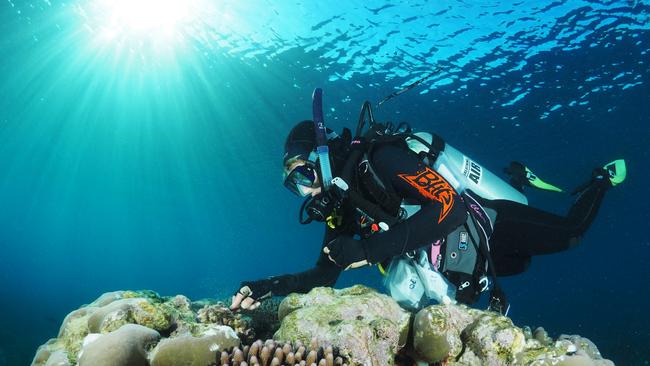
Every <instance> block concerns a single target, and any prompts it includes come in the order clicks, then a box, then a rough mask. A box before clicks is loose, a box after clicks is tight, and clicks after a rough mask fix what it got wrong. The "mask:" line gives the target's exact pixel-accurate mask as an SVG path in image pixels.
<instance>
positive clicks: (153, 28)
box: [97, 0, 192, 41]
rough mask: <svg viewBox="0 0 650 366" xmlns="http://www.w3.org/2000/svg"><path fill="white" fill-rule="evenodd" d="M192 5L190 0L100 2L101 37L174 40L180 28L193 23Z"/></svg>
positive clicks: (113, 0)
mask: <svg viewBox="0 0 650 366" xmlns="http://www.w3.org/2000/svg"><path fill="white" fill-rule="evenodd" d="M191 3H192V1H187V0H185V1H183V0H100V2H99V4H97V5H99V6H98V9H97V10H98V12H99V13H100V14H101V15H102V17H103V18H104V19H103V21H102V22H101V23H102V25H101V28H100V35H101V38H102V39H104V40H114V39H116V38H140V39H148V40H154V41H162V40H169V39H174V38H176V36H179V32H181V30H182V29H181V27H182V26H183V25H184V24H185V23H187V22H190V21H192V7H191V6H190V5H191Z"/></svg>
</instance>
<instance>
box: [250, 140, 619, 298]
mask: <svg viewBox="0 0 650 366" xmlns="http://www.w3.org/2000/svg"><path fill="white" fill-rule="evenodd" d="M371 159H372V166H373V168H374V170H375V172H376V174H377V175H378V177H379V178H380V179H381V181H382V182H383V183H384V185H385V186H387V187H389V189H391V190H392V191H393V192H394V193H396V194H397V195H398V196H400V197H401V198H403V199H407V200H412V201H416V202H417V203H419V204H420V205H421V209H420V211H418V212H417V213H416V214H414V215H413V216H411V217H409V218H408V219H407V220H405V221H403V222H401V223H399V224H397V225H394V226H393V227H392V228H391V229H390V230H389V231H386V232H379V233H375V234H373V235H371V236H369V237H368V238H365V239H361V240H364V241H366V243H365V244H366V245H365V248H366V254H367V259H368V261H369V262H370V263H373V264H374V263H379V262H382V261H384V260H386V259H389V258H391V257H393V256H396V255H400V254H402V253H405V252H407V251H410V250H413V249H417V248H420V247H423V246H426V245H428V244H431V243H432V242H434V241H436V240H438V239H440V238H444V237H446V236H447V235H448V234H449V233H450V232H451V231H453V230H454V229H455V228H456V227H458V226H459V225H461V224H463V223H464V222H465V220H466V219H467V211H466V208H465V205H464V204H462V202H461V197H460V196H459V195H458V193H456V192H455V191H453V189H451V187H450V186H449V185H448V183H446V181H444V179H443V178H442V177H441V176H439V175H438V176H437V177H439V178H440V179H443V181H442V182H441V181H437V182H432V183H431V185H430V186H427V184H428V183H427V182H428V181H433V180H435V179H437V178H436V177H435V176H436V175H437V173H435V172H433V171H432V170H431V169H430V168H428V167H427V166H426V165H424V164H423V163H422V161H421V160H420V159H419V157H418V156H417V155H416V154H415V153H413V152H412V151H411V150H408V149H407V148H406V147H403V146H396V145H382V146H379V147H376V148H375V149H374V153H373V155H372V157H371ZM423 172H428V173H427V174H429V178H428V180H426V182H425V184H422V180H421V178H422V176H423ZM417 179H420V181H419V183H420V185H419V186H418V185H417V184H416V183H414V182H416V181H417ZM445 184H446V185H445ZM608 187H609V182H608V181H607V180H606V179H605V181H603V182H600V183H598V182H595V183H594V184H591V185H590V186H589V187H588V188H587V189H586V190H585V191H584V192H583V193H582V194H581V195H580V196H579V198H578V200H577V201H576V203H575V204H574V205H573V207H572V208H571V210H570V212H569V215H568V216H567V217H561V216H557V215H554V214H551V213H548V212H544V211H541V210H538V209H535V208H533V207H529V206H526V205H522V204H519V203H516V202H512V201H505V200H485V199H484V200H481V204H483V205H484V206H486V207H489V208H493V209H495V210H496V211H497V218H496V222H495V225H494V226H495V227H494V233H493V235H492V237H491V239H490V248H491V255H492V257H493V260H494V265H495V268H496V271H497V274H498V275H500V276H505V275H512V274H517V273H521V272H523V271H524V270H525V269H526V268H527V267H528V266H529V264H530V261H531V257H532V256H534V255H541V254H550V253H555V252H559V251H563V250H566V249H568V248H569V247H571V246H573V245H575V244H576V243H577V241H578V240H579V238H580V236H581V235H582V234H583V233H584V232H585V230H586V229H587V228H588V227H589V224H590V223H591V222H592V221H593V219H594V217H595V215H596V212H597V210H598V207H599V205H600V202H601V200H602V198H603V196H604V192H605V191H606V189H607V188H608ZM360 190H361V191H362V192H363V187H361V188H360ZM343 211H344V214H343V215H342V216H343V223H342V225H340V226H339V227H337V229H330V228H327V229H326V233H325V238H324V240H323V247H325V246H326V245H327V244H328V243H330V242H331V241H332V240H334V239H336V238H337V237H339V236H341V235H347V236H352V235H355V234H356V235H363V233H364V229H363V228H362V227H361V226H362V224H361V223H360V222H359V221H360V220H361V221H362V219H360V216H359V215H358V214H356V211H355V210H354V207H345V206H344V210H343ZM443 250H444V248H443ZM341 271H342V268H341V267H339V266H337V265H336V264H335V263H333V262H332V261H330V260H329V258H328V257H327V255H325V254H323V252H322V251H321V252H320V253H319V256H318V260H317V261H316V266H315V267H314V268H312V269H310V270H307V271H304V272H300V273H296V274H288V275H282V276H276V277H271V278H270V279H267V280H261V281H255V283H258V285H261V286H262V288H264V290H263V292H262V293H264V292H266V291H267V290H268V291H271V292H272V294H273V295H286V294H289V293H291V292H303V293H304V292H307V291H309V290H311V289H312V288H314V287H317V286H333V285H334V284H335V282H336V280H337V278H338V277H339V274H340V273H341ZM261 282H264V284H263V285H262V284H261ZM249 284H250V283H249ZM258 293H259V292H258Z"/></svg>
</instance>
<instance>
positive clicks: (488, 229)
mask: <svg viewBox="0 0 650 366" xmlns="http://www.w3.org/2000/svg"><path fill="white" fill-rule="evenodd" d="M471 193H472V192H471V191H465V192H463V199H464V201H465V205H466V206H467V209H468V211H469V217H470V219H471V220H472V223H473V224H474V226H476V228H477V229H480V232H479V238H480V240H479V250H480V251H481V253H482V254H483V256H484V257H485V258H486V259H487V262H488V269H489V271H490V276H491V277H492V283H493V284H494V286H493V287H492V290H491V291H490V300H489V310H492V311H496V312H498V313H500V314H503V315H508V311H509V310H510V304H509V303H508V300H507V298H506V294H505V292H503V290H502V288H501V286H500V285H499V281H498V280H497V273H496V269H495V267H494V261H493V260H492V255H491V254H490V247H489V244H488V241H489V237H490V236H491V233H492V223H491V221H490V220H489V217H487V213H486V212H485V210H483V208H482V206H481V205H480V204H479V203H478V201H477V200H476V199H474V197H472V195H471ZM477 209H480V210H481V211H480V212H479V211H477ZM481 215H485V218H482V217H481ZM477 216H478V218H477ZM479 219H480V221H482V223H481V222H480V221H479ZM484 219H487V223H488V224H486V221H485V220H484Z"/></svg>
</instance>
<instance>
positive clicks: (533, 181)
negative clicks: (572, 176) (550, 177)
mask: <svg viewBox="0 0 650 366" xmlns="http://www.w3.org/2000/svg"><path fill="white" fill-rule="evenodd" d="M526 179H528V182H529V183H530V185H531V186H533V187H535V188H539V189H543V190H545V191H552V192H562V189H560V188H558V187H556V186H554V185H552V184H550V183H546V182H544V181H543V180H541V179H539V177H538V176H537V175H535V173H533V172H532V171H531V170H530V169H528V167H526Z"/></svg>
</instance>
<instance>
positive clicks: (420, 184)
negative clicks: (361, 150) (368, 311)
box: [364, 145, 467, 263]
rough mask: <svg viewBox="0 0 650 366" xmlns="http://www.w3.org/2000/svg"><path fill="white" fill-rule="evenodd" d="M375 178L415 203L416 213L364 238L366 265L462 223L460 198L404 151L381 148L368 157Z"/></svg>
mask: <svg viewBox="0 0 650 366" xmlns="http://www.w3.org/2000/svg"><path fill="white" fill-rule="evenodd" d="M372 159H373V168H374V169H375V172H376V173H377V175H378V176H379V178H380V179H381V180H382V182H384V184H386V185H388V186H389V188H390V189H393V191H394V192H395V193H397V195H398V196H400V197H402V198H404V199H409V200H413V201H417V202H418V203H419V204H420V205H421V209H420V211H418V212H417V213H416V214H414V215H413V216H411V217H409V218H408V219H407V220H405V221H404V222H401V223H399V224H397V225H394V226H393V227H391V228H390V230H388V231H385V232H381V233H377V234H375V235H373V236H371V237H369V238H368V239H365V240H364V241H365V243H364V246H365V250H366V255H367V258H368V260H369V261H370V263H379V262H382V261H384V260H386V259H388V258H391V257H393V256H396V255H400V254H403V253H405V252H407V251H410V250H414V249H417V248H420V247H423V246H425V245H427V244H430V243H432V242H433V241H434V240H437V239H440V238H443V237H445V236H447V234H449V233H450V232H452V231H453V230H454V229H455V228H457V227H458V226H459V225H461V224H462V223H464V222H465V220H466V218H467V212H466V210H465V209H464V205H463V203H462V202H461V198H460V196H459V195H458V193H456V191H454V189H453V188H452V187H451V185H450V184H449V183H448V182H447V181H446V180H445V179H444V178H443V177H442V176H441V175H440V174H438V173H437V172H435V171H434V170H432V169H431V168H429V167H428V166H427V165H425V164H424V163H422V162H421V160H420V159H419V158H418V156H417V155H415V154H414V153H413V152H411V151H410V150H407V149H406V148H403V147H399V146H393V145H385V146H381V147H379V148H377V149H376V150H375V152H374V154H373V156H372Z"/></svg>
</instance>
